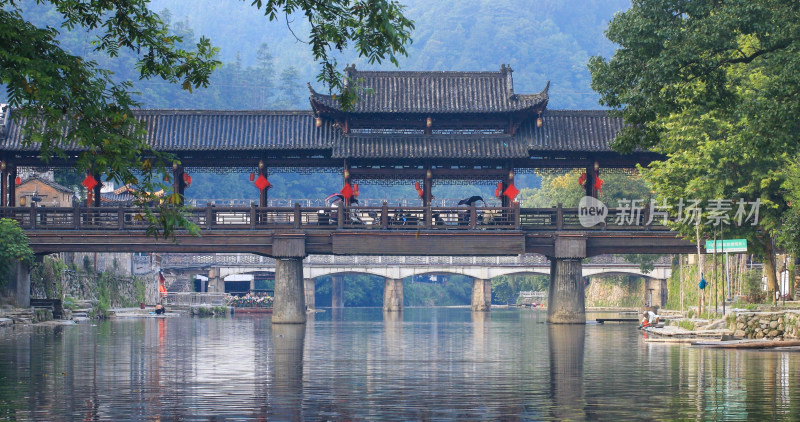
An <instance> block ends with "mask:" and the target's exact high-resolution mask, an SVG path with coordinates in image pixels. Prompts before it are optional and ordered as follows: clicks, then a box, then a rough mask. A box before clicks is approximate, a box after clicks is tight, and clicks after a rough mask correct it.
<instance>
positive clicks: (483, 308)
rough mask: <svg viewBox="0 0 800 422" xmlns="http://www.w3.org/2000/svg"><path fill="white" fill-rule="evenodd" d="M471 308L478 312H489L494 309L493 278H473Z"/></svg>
mask: <svg viewBox="0 0 800 422" xmlns="http://www.w3.org/2000/svg"><path fill="white" fill-rule="evenodd" d="M470 308H471V309H472V310H473V311H477V312H488V311H490V310H491V309H492V280H487V279H482V278H473V279H472V304H471V306H470Z"/></svg>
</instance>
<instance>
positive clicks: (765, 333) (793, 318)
mask: <svg viewBox="0 0 800 422" xmlns="http://www.w3.org/2000/svg"><path fill="white" fill-rule="evenodd" d="M799 321H800V311H783V312H740V313H738V314H737V315H736V319H735V320H732V321H731V322H729V325H728V328H729V329H730V330H731V331H733V332H734V334H733V335H734V337H738V338H751V339H768V340H773V339H797V338H798V333H799V330H798V325H800V322H799Z"/></svg>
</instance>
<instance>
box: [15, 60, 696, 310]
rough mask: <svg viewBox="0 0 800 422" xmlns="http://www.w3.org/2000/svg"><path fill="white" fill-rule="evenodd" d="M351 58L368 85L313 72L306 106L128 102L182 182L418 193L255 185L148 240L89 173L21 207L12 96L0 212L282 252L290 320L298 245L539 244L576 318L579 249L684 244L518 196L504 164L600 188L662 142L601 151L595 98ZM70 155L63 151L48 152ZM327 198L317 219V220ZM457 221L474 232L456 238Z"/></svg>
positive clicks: (186, 243) (142, 243)
mask: <svg viewBox="0 0 800 422" xmlns="http://www.w3.org/2000/svg"><path fill="white" fill-rule="evenodd" d="M346 73H347V77H348V79H349V80H351V81H359V84H360V86H361V88H363V89H360V92H361V98H360V100H359V101H358V102H357V103H356V104H355V107H354V108H353V109H351V110H344V109H343V108H342V107H341V106H340V105H339V102H338V100H337V99H336V98H335V97H334V96H331V95H324V94H320V93H317V92H315V91H314V90H313V89H311V88H310V87H309V89H310V103H311V110H310V111H261V110H259V111H209V110H139V111H136V117H137V118H138V119H140V120H141V121H142V122H143V123H144V124H145V126H146V129H147V135H146V136H147V142H148V143H149V144H150V145H151V146H152V147H153V148H154V149H155V150H158V151H166V152H171V153H173V154H175V155H176V156H177V157H178V158H179V160H180V164H176V165H174V166H173V177H172V181H173V185H174V186H173V187H174V189H175V191H176V192H178V193H183V192H184V189H185V188H186V184H185V181H186V178H185V177H184V174H186V173H191V172H193V171H195V172H196V171H223V170H231V169H233V170H236V171H246V172H253V173H255V174H257V175H258V176H257V177H258V179H257V180H256V182H257V183H260V185H258V184H257V185H258V186H259V187H261V186H266V185H268V178H269V175H270V174H271V173H274V172H299V173H303V174H307V173H310V172H332V173H339V174H341V175H342V179H343V180H342V182H343V183H342V184H343V186H344V188H343V190H342V193H343V194H344V196H345V198H346V199H350V198H352V197H354V195H355V192H354V191H356V190H357V185H359V184H361V185H364V184H374V185H392V184H401V183H403V184H405V183H408V184H409V185H417V186H418V189H417V192H418V194H419V198H420V200H421V201H420V203H421V206H419V207H412V208H410V209H397V208H392V209H389V208H388V207H387V206H385V205H384V206H383V207H375V208H372V209H369V208H368V207H347V206H342V207H338V208H336V209H332V208H319V209H302V208H300V207H299V206H296V207H292V208H269V207H266V205H267V194H268V189H261V195H260V201H259V204H258V205H254V206H252V207H249V208H244V209H241V208H240V209H236V208H230V209H225V208H222V207H214V208H199V209H195V210H194V211H192V219H193V221H195V222H196V223H197V224H198V225H199V226H200V227H201V228H203V229H204V234H203V236H202V237H201V238H190V237H186V236H180V237H179V239H180V242H179V243H177V244H175V243H172V244H171V245H170V244H167V242H153V241H148V240H147V239H146V237H145V236H144V235H143V229H144V227H142V226H141V225H140V223H137V220H136V219H135V218H133V217H134V215H135V213H136V212H137V211H136V210H126V209H124V208H116V209H108V208H101V207H99V206H100V202H99V200H100V192H99V189H100V187H99V186H96V187H95V188H94V189H95V192H94V195H93V198H94V201H93V203H90V204H86V206H85V207H83V206H78V207H74V208H49V209H44V208H20V207H16V205H17V204H15V201H14V198H15V192H14V189H15V185H16V179H17V176H18V172H19V171H20V170H21V169H23V168H41V167H42V162H41V160H40V159H39V156H38V150H37V148H36V146H35V145H34V146H26V145H25V144H24V142H23V141H24V134H23V133H22V131H21V125H20V122H18V121H16V120H15V118H14V111H13V110H4V112H3V116H2V120H0V122H2V126H0V160H1V161H0V172H1V176H2V177H0V207H2V213H3V215H5V216H8V217H12V218H16V219H17V220H19V221H20V222H21V223H22V225H23V227H25V228H26V229H28V230H29V234H30V237H31V239H32V244H33V245H34V247H36V248H37V251H39V252H53V251H59V250H66V249H70V250H96V249H97V248H102V249H101V250H122V249H124V248H127V250H144V249H147V250H152V251H154V250H169V251H173V252H193V251H194V252H215V251H218V252H255V253H259V254H263V255H269V256H273V257H276V258H280V259H279V261H278V265H277V268H276V272H277V274H276V296H277V297H276V302H275V315H274V319H273V321H274V322H289V323H292V322H304V321H305V310H304V309H305V306H304V304H303V277H302V259H303V257H304V256H306V255H307V254H309V253H316V254H326V253H327V254H371V253H372V254H385V255H399V254H408V253H413V254H416V255H426V254H428V255H509V254H519V253H526V252H529V253H530V252H537V253H543V254H545V255H546V256H548V257H549V258H551V261H552V262H553V264H552V270H551V277H552V282H551V290H550V296H551V297H550V300H549V303H550V309H549V319H550V320H551V321H553V322H582V321H583V281H582V279H581V277H580V274H581V271H580V265H581V259H582V258H584V257H586V256H588V255H592V254H599V253H613V252H614V251H623V250H633V249H636V250H637V251H640V252H641V251H642V249H641V248H642V247H644V246H650V247H651V249H652V252H661V251H663V250H666V249H669V250H672V251H674V250H676V249H675V248H678V247H689V245H688V244H686V243H685V242H682V241H679V240H678V239H675V238H674V236H673V235H672V234H670V233H669V232H668V231H666V230H663V229H664V227H663V226H661V227H660V230H659V229H658V228H656V227H655V226H648V225H647V224H645V223H644V220H645V216H642V219H641V223H642V224H638V223H639V220H637V221H636V223H637V224H635V225H634V226H632V227H620V228H617V230H606V229H611V226H610V225H609V224H607V223H606V224H600V225H598V226H596V227H594V228H591V229H587V228H585V227H581V226H580V225H578V224H577V211H576V210H562V209H560V208H559V209H555V208H554V209H544V210H529V209H524V208H520V207H519V204H517V203H515V202H514V201H513V199H514V197H515V195H516V193H517V188H516V186H515V185H514V176H515V174H518V173H521V172H530V171H533V170H535V169H547V168H561V169H571V168H580V169H584V173H585V177H584V182H585V183H584V185H585V188H586V194H587V195H588V196H594V197H596V196H597V193H598V188H599V186H600V184H598V183H597V178H598V176H599V175H600V173H601V172H602V171H605V169H611V168H614V169H619V168H633V167H635V165H636V164H643V165H646V164H648V163H649V162H650V161H652V160H654V159H657V158H659V157H658V156H657V155H656V154H653V153H650V152H644V151H642V152H636V153H633V154H629V155H620V154H618V153H616V152H614V151H612V149H611V147H610V144H611V142H612V141H613V140H614V137H615V135H616V133H617V132H618V131H619V130H620V128H621V127H622V122H621V120H620V119H618V118H613V117H610V116H609V115H608V114H607V113H606V112H604V111H581V110H548V109H547V102H548V99H549V96H548V87H547V86H545V88H544V89H543V90H542V91H541V92H539V93H535V94H518V93H516V92H515V91H514V86H513V80H512V70H511V69H510V68H509V67H506V66H502V67H501V68H500V70H499V71H496V72H400V71H396V72H394V71H393V72H383V71H366V72H365V71H358V70H356V68H355V67H354V66H351V67H348V68H347V69H346ZM548 85H549V84H548ZM69 152H75V151H68V153H69ZM69 165H71V162H70V160H69V159H67V160H56V161H52V162H51V163H50V164H49V166H50V167H53V166H69ZM265 182H267V183H265ZM454 182H455V183H482V184H486V183H491V184H493V185H494V184H496V186H497V187H496V190H495V192H496V194H497V196H498V197H499V198H500V200H501V207H497V208H496V209H491V208H478V207H475V206H472V207H470V209H464V208H461V209H436V208H434V207H431V199H432V197H433V194H434V191H435V188H436V185H437V183H454ZM346 205H347V204H346ZM326 213H327V217H326V218H327V219H322V220H321V219H320V216H321V215H324V214H326ZM479 214H481V215H483V216H484V217H485V216H487V215H491V216H492V217H493V219H492V220H491V221H494V223H495V224H481V223H479V221H482V220H480V219H479V218H478V215H479ZM398 215H407V216H409V217H413V219H414V221H416V223H417V224H414V225H408V224H397V221H399V220H398V219H397V217H398ZM570 216H571V217H570ZM437 218H438V220H437ZM613 218H614V211H613V210H612V211H611V212H610V217H609V219H613ZM637 218H638V217H637ZM322 221H325V222H326V223H327V224H321V222H322ZM407 221H408V220H407V219H406V220H404V223H405V222H407ZM367 223H368V224H367ZM401 226H402V227H401ZM466 237H471V238H475V239H472V241H469V242H465V241H463V239H466ZM139 239H141V240H139ZM93 248H94V249H93ZM659 248H660V249H659ZM395 287H396V286H390V287H387V288H392V289H395ZM477 287H478V288H481V289H485V286H477ZM400 291H402V289H401V290H400ZM487 300H488V299H487ZM400 304H401V308H402V301H401V302H400Z"/></svg>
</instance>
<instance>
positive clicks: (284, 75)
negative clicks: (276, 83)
mask: <svg viewBox="0 0 800 422" xmlns="http://www.w3.org/2000/svg"><path fill="white" fill-rule="evenodd" d="M302 89H303V85H302V84H301V83H300V77H299V75H298V72H297V69H296V68H295V67H294V66H289V67H287V68H286V69H283V71H282V72H281V83H280V89H279V93H280V94H279V95H280V96H279V98H278V103H277V105H278V107H280V108H285V109H297V108H301V107H303V104H301V98H302V95H301V94H302Z"/></svg>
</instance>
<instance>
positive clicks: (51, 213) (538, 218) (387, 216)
mask: <svg viewBox="0 0 800 422" xmlns="http://www.w3.org/2000/svg"><path fill="white" fill-rule="evenodd" d="M631 214H632V213H631V211H630V210H626V209H609V210H608V215H607V216H606V218H605V221H604V222H601V223H600V224H597V225H595V226H592V227H584V226H583V225H581V223H580V219H579V216H578V209H577V208H561V207H556V208H520V207H519V206H513V207H474V206H473V207H389V206H387V205H386V204H384V205H383V206H381V207H301V206H300V205H299V204H295V206H294V207H263V208H261V207H256V206H254V205H251V206H249V207H218V206H205V207H198V208H191V209H189V210H188V211H187V218H188V219H189V221H191V222H193V223H195V224H197V226H198V227H200V228H201V229H203V230H241V229H251V230H255V229H280V228H293V229H318V230H337V229H347V230H421V229H422V230H525V231H557V230H580V231H586V230H593V231H602V230H628V231H641V230H669V228H668V227H667V226H665V225H664V223H663V221H662V220H661V219H657V220H655V221H653V222H651V224H646V223H647V222H648V221H647V220H648V218H647V212H646V210H642V212H641V213H638V215H633V216H632V215H631ZM0 217H4V218H11V219H14V220H17V221H18V222H19V224H20V226H21V227H22V228H24V229H26V230H145V229H147V227H148V226H149V223H148V222H147V220H146V218H145V217H144V215H143V214H142V211H141V210H140V209H139V208H125V207H119V208H117V207H113V208H104V207H97V208H95V207H62V208H57V207H54V208H48V207H13V208H12V207H6V208H0Z"/></svg>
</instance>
